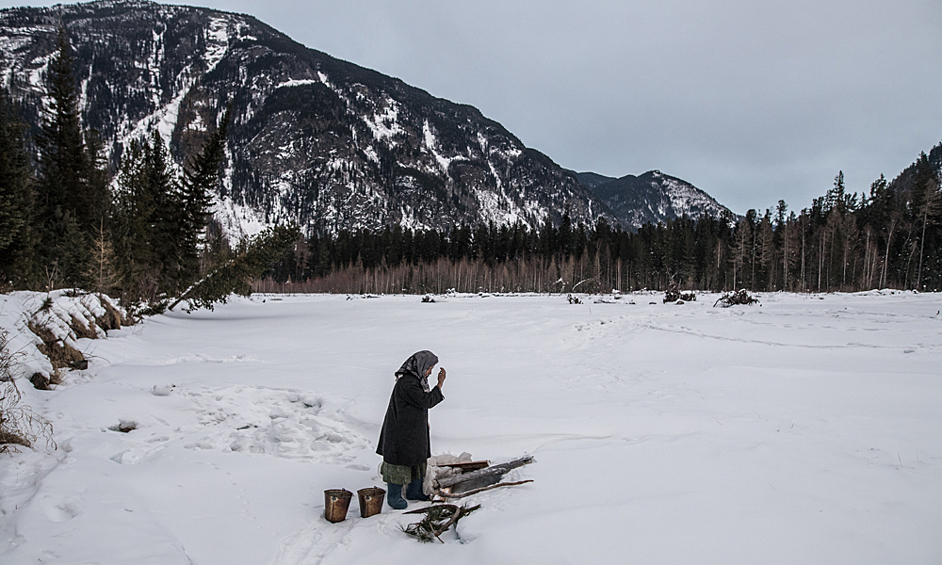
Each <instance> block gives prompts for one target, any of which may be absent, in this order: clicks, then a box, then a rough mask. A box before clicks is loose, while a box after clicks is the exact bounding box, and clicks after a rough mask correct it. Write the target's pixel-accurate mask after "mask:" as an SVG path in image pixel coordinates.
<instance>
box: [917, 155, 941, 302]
mask: <svg viewBox="0 0 942 565" xmlns="http://www.w3.org/2000/svg"><path fill="white" fill-rule="evenodd" d="M913 193H914V195H913V196H914V197H913V204H914V207H915V208H916V210H915V211H916V214H917V218H916V220H917V221H918V222H919V223H920V224H922V233H921V234H920V236H919V268H918V269H917V271H916V285H915V288H916V289H917V290H922V258H923V254H924V252H925V244H926V228H928V227H929V225H930V223H933V222H934V221H935V220H936V216H937V215H938V213H939V210H940V209H942V194H940V193H939V179H938V178H937V177H936V173H935V171H934V170H933V168H932V165H930V164H929V158H928V157H927V156H926V154H925V153H921V154H920V155H919V160H917V161H916V182H915V186H914V187H913Z"/></svg>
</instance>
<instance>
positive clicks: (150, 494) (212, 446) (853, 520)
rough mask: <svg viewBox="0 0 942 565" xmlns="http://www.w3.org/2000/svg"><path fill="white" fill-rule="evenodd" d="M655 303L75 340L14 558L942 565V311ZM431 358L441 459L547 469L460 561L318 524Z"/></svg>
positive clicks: (215, 323) (483, 518) (235, 325)
mask: <svg viewBox="0 0 942 565" xmlns="http://www.w3.org/2000/svg"><path fill="white" fill-rule="evenodd" d="M661 296H662V295H661V294H626V295H623V296H621V298H620V299H615V297H614V296H608V297H605V299H604V300H600V298H599V297H593V296H581V298H582V299H583V302H584V304H569V302H568V301H567V300H566V297H565V296H535V295H523V296H494V295H480V296H477V295H468V296H465V295H449V296H446V297H436V302H435V303H429V304H426V303H421V302H420V299H419V297H415V296H382V297H370V299H366V298H367V297H346V296H336V295H334V296H278V297H275V296H260V295H256V296H255V297H253V298H252V299H234V300H232V301H231V302H230V303H229V304H227V305H224V306H219V307H217V308H216V309H215V311H212V312H209V311H198V312H195V313H192V314H185V313H171V314H168V315H161V316H157V317H153V318H149V319H147V320H145V321H144V322H142V323H141V324H139V325H137V326H132V327H128V328H125V329H122V330H118V331H112V332H109V336H108V337H107V338H106V339H98V340H87V339H80V340H77V341H76V343H77V345H78V347H79V348H80V349H82V350H83V351H85V353H86V355H87V356H89V357H90V358H91V359H92V365H91V367H90V368H89V369H88V370H86V371H81V372H75V373H70V378H67V379H66V384H65V385H63V386H60V387H59V388H58V389H56V390H54V391H43V392H41V391H36V390H34V389H32V388H30V387H29V385H28V383H25V381H23V380H22V379H21V380H20V381H19V385H20V388H21V390H22V391H23V392H24V402H26V403H28V404H30V405H31V406H32V407H33V408H34V409H35V410H36V411H37V412H39V413H40V414H42V415H44V416H45V417H46V418H48V419H49V420H50V421H51V422H52V423H53V425H54V427H55V438H56V441H57V442H58V449H57V450H54V451H42V450H39V451H26V452H22V453H18V454H12V455H0V563H3V564H4V565H19V564H27V563H62V564H70V563H135V564H140V565H144V564H177V563H180V564H184V563H197V564H201V565H213V564H220V565H222V564H225V565H230V564H233V563H247V564H284V565H288V564H321V563H323V564H340V563H344V564H349V563H410V564H414V563H432V562H434V563H448V564H449V565H462V564H474V565H480V564H481V563H519V564H524V563H527V564H528V563H548V564H564V563H590V564H596V563H619V564H621V563H643V564H714V563H715V564H729V565H733V564H748V565H756V564H797V563H801V564H803V565H813V564H822V565H832V564H834V563H854V564H856V565H860V564H874V565H877V564H879V565H885V564H889V563H900V564H903V563H905V564H936V563H940V562H942V536H939V532H940V531H942V410H940V401H942V376H940V371H939V366H940V360H942V315H940V314H939V311H940V310H942V295H939V294H914V293H900V292H891V291H883V292H870V293H861V294H828V295H794V294H762V295H759V298H760V300H761V306H759V305H756V306H752V307H733V308H729V309H722V308H713V307H712V306H713V303H714V301H715V300H716V298H717V297H718V296H717V295H710V294H703V295H700V297H699V299H698V300H697V301H695V302H688V303H686V304H682V305H679V304H662V303H661ZM24 302H25V300H24V299H23V297H18V298H16V299H15V300H14V299H10V300H6V301H5V302H4V308H5V311H4V312H3V315H4V316H3V317H0V322H3V323H4V327H5V328H6V329H7V331H11V332H12V331H15V329H16V328H11V327H8V326H7V325H6V324H7V322H9V320H12V319H15V318H16V316H15V315H13V314H14V310H15V309H16V308H17V306H16V305H17V304H18V303H24ZM419 349H431V350H432V351H434V352H435V353H436V354H437V355H438V357H439V358H440V360H441V365H442V366H443V367H445V368H446V369H447V371H448V379H447V381H446V383H445V386H444V395H445V400H444V402H443V403H442V404H440V405H439V406H436V407H435V408H433V409H432V410H431V412H430V420H431V440H432V451H433V453H434V454H437V455H441V454H452V455H458V454H461V453H463V452H467V453H470V454H472V455H473V457H474V458H475V459H489V460H491V461H493V462H499V461H504V460H508V459H511V458H514V457H516V456H520V455H523V454H525V453H528V454H531V455H533V456H534V457H535V458H536V462H535V463H533V464H531V465H528V466H525V467H522V468H520V469H518V470H515V471H513V472H512V473H511V475H509V476H508V478H510V479H516V480H522V479H533V480H534V482H533V483H530V484H527V485H522V486H516V487H508V488H503V489H497V490H492V491H489V492H485V493H481V494H478V495H474V496H472V497H470V498H469V499H466V500H467V501H468V502H470V503H474V504H481V505H482V508H481V510H479V511H478V512H476V513H474V514H473V515H471V516H469V517H467V518H464V519H463V520H462V521H461V523H460V525H459V528H458V531H457V533H455V532H449V533H448V534H446V535H445V536H443V539H444V541H445V543H444V544H438V543H436V544H420V543H418V542H416V541H414V540H412V539H411V538H408V537H407V536H406V535H405V534H403V533H402V532H401V531H400V529H399V528H400V525H405V524H408V523H410V522H412V521H416V520H417V518H416V517H414V516H406V515H404V514H402V513H401V512H395V511H391V510H390V509H389V508H388V507H385V508H384V509H383V512H382V514H380V515H378V516H373V517H371V518H366V519H362V518H360V517H359V512H358V505H357V502H356V496H355V494H354V498H353V502H352V503H351V507H350V510H349V514H348V516H347V519H346V521H344V522H341V523H339V524H330V523H328V522H327V521H325V519H324V517H323V512H324V495H323V491H324V490H325V489H333V488H346V489H347V490H350V491H353V492H354V493H355V492H356V490H357V489H360V488H364V487H369V486H373V485H379V486H382V483H381V478H380V477H379V475H378V473H377V467H378V465H379V463H380V458H379V457H378V456H377V455H375V453H374V449H375V443H376V439H377V436H378V434H379V429H380V425H381V423H382V420H383V416H384V413H385V410H386V405H387V401H388V396H389V393H390V391H391V389H392V386H393V372H394V371H395V370H396V369H397V368H398V367H399V365H400V363H401V362H402V361H403V360H404V359H405V358H406V357H408V356H409V355H410V354H411V353H413V352H414V351H416V350H419ZM77 373H81V374H82V378H72V377H71V375H75V374H77ZM132 424H133V425H135V426H136V429H134V430H132V431H130V432H129V433H120V432H118V431H113V429H117V428H118V427H119V425H124V426H125V427H130V426H131V425H132ZM112 428H113V429H112ZM419 506H420V504H419V503H411V504H410V507H411V508H417V507H419Z"/></svg>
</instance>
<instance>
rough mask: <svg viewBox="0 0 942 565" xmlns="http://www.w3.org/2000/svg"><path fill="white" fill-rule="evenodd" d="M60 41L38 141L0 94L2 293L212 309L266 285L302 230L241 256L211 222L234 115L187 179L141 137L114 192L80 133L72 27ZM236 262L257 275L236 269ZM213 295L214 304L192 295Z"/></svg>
mask: <svg viewBox="0 0 942 565" xmlns="http://www.w3.org/2000/svg"><path fill="white" fill-rule="evenodd" d="M57 42H58V43H57V50H56V53H55V56H54V57H53V58H52V60H51V62H50V64H49V66H48V68H47V72H46V76H45V82H46V95H47V100H48V103H47V104H46V107H45V108H44V109H43V114H42V115H43V118H42V123H41V124H40V127H39V133H38V135H36V136H35V139H33V140H30V139H29V135H28V129H27V127H26V126H25V125H24V124H22V123H21V122H20V121H19V120H18V118H17V111H16V108H15V107H14V106H13V104H12V103H11V101H10V100H9V98H8V96H7V95H6V93H3V92H0V290H4V289H6V290H9V289H36V290H52V289H56V288H63V287H65V288H78V289H85V290H91V291H96V292H102V293H107V294H110V295H112V296H118V297H121V298H122V299H123V300H125V301H126V303H128V304H149V305H151V306H157V307H163V306H165V305H166V304H167V303H169V302H170V300H171V299H173V298H175V297H180V296H183V295H186V296H187V298H188V299H190V300H191V301H192V302H194V303H196V304H200V305H204V306H206V305H211V304H212V302H213V301H218V300H220V299H222V300H224V296H225V294H228V293H224V294H222V297H220V294H221V293H222V289H224V288H225V289H228V290H230V291H232V290H238V289H240V288H244V287H245V286H246V285H247V284H248V283H249V282H250V281H251V279H252V278H256V277H257V276H258V275H259V274H260V273H261V271H262V270H263V269H264V268H265V266H267V264H268V262H267V260H270V259H273V258H274V255H276V254H277V253H278V252H280V251H282V250H283V248H284V247H285V245H284V244H283V245H282V249H273V248H272V245H271V243H272V242H273V241H282V240H284V239H285V237H286V234H287V235H290V236H291V237H290V241H288V242H287V244H288V245H290V243H291V242H292V241H293V240H294V239H295V238H296V237H297V236H298V234H299V232H298V231H297V230H296V229H293V228H284V229H275V230H270V231H269V232H267V233H264V234H262V235H261V236H260V237H258V238H256V240H254V241H251V242H250V241H245V242H242V243H241V244H240V247H238V248H237V249H236V250H232V249H230V247H229V244H228V242H227V241H226V240H225V238H224V237H222V234H221V233H220V230H219V229H218V226H214V225H213V223H212V221H211V220H212V219H211V213H210V208H211V204H212V194H213V192H214V191H216V190H217V187H218V184H219V182H220V174H219V173H220V167H221V165H222V162H223V158H224V149H225V143H226V134H227V127H228V123H229V112H228V111H226V112H225V113H224V114H223V118H222V120H221V123H220V124H219V126H218V127H217V128H216V129H215V130H214V131H212V132H210V133H209V134H208V135H207V136H206V140H205V142H204V143H203V144H202V147H201V148H198V151H197V152H195V153H194V154H193V155H191V156H190V157H189V158H188V159H187V160H186V162H185V164H184V166H183V168H182V172H180V173H178V172H176V169H175V168H174V166H173V163H172V161H171V158H170V154H169V150H168V148H167V145H166V143H165V141H164V140H163V139H162V138H161V135H160V133H159V132H158V131H157V130H156V129H154V130H152V131H151V132H150V133H149V134H146V135H144V136H143V137H142V138H140V139H137V140H134V141H133V142H132V143H131V144H130V147H128V148H126V150H125V151H124V154H123V155H121V159H120V169H119V171H118V173H117V177H116V179H115V180H116V182H115V183H114V185H115V186H116V188H115V189H114V190H112V182H111V181H112V177H111V175H110V174H109V172H108V170H107V167H106V166H105V164H104V163H103V161H102V155H103V151H102V144H101V142H100V141H99V140H98V137H97V135H96V132H95V131H93V130H88V129H83V127H82V121H81V113H80V112H81V109H80V107H79V92H78V88H77V82H76V79H75V74H74V72H73V57H72V53H71V49H70V46H69V42H68V38H67V36H66V34H65V31H64V29H60V30H59V34H58V39H57ZM31 141H32V142H34V143H35V147H36V149H37V150H38V160H37V162H36V163H35V164H34V163H32V162H31V159H30V157H29V155H30V151H29V148H30V145H29V144H30V142H31ZM213 227H216V228H217V229H213ZM286 230H287V231H286ZM261 250H264V253H262V255H261V256H259V252H260V251H261ZM240 256H247V257H251V258H252V259H251V261H247V260H245V259H244V257H243V259H241V260H240V259H239V257H240ZM233 264H237V265H242V266H243V267H244V266H246V265H249V266H251V269H249V270H245V269H244V268H243V269H241V270H238V269H236V270H233V269H232V265H233ZM219 269H222V272H223V273H226V274H227V275H228V276H231V277H237V278H235V279H226V280H223V279H224V278H225V276H224V275H223V274H217V275H216V276H215V277H213V279H212V282H213V284H211V285H210V284H206V283H203V284H200V282H201V281H203V280H204V279H205V278H206V277H207V276H208V275H209V274H210V273H213V272H214V271H216V270H219ZM246 277H249V279H248V281H247V280H246ZM210 288H212V296H213V298H209V297H208V295H200V294H199V292H195V291H194V289H202V290H203V291H205V292H209V289H210Z"/></svg>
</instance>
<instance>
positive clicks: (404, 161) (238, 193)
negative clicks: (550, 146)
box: [0, 0, 717, 234]
mask: <svg viewBox="0 0 942 565" xmlns="http://www.w3.org/2000/svg"><path fill="white" fill-rule="evenodd" d="M60 22H62V24H64V25H65V27H66V29H67V32H68V35H69V39H70V42H71V44H72V46H73V49H74V51H75V69H76V75H77V79H78V81H79V88H80V92H81V98H82V103H83V105H84V108H85V111H84V115H83V119H84V120H85V123H86V125H87V126H89V127H91V128H94V129H96V130H98V132H99V133H100V135H101V138H102V140H103V141H104V143H105V149H106V152H107V154H108V158H109V161H110V163H111V166H112V168H114V167H115V166H116V164H117V162H118V161H119V159H120V154H121V152H122V149H123V148H124V147H126V146H127V144H128V143H129V142H130V141H131V140H132V139H135V138H137V137H140V136H142V135H143V134H145V133H146V132H147V131H149V130H150V129H152V128H157V129H158V130H159V131H160V132H161V133H162V135H163V136H164V138H165V139H167V140H169V142H170V146H171V151H172V154H173V156H174V158H175V160H176V161H177V162H178V163H180V162H182V161H183V160H184V159H185V158H186V156H187V155H189V154H191V153H192V152H193V150H194V149H195V148H196V147H198V146H199V144H200V143H201V141H202V140H203V139H204V136H205V135H206V132H207V131H208V130H209V129H210V127H211V125H212V124H213V123H214V122H216V121H217V120H218V118H219V116H220V115H221V114H222V112H223V110H224V109H225V107H226V106H227V105H228V104H230V103H231V105H232V113H233V124H232V126H231V128H230V137H229V147H228V155H227V157H228V164H227V168H226V176H225V182H224V189H223V191H222V193H221V194H220V195H219V198H218V206H217V210H216V213H217V216H218V217H219V218H220V219H221V220H223V221H224V223H225V225H226V227H227V229H229V230H230V232H232V233H234V234H238V233H245V232H254V231H257V230H259V229H261V227H263V226H265V225H269V224H272V223H276V222H282V221H294V222H297V223H299V224H300V225H302V226H304V227H306V228H307V229H308V230H314V229H326V230H336V229H340V228H350V229H352V228H361V227H362V228H378V227H381V226H384V225H388V224H400V225H403V226H408V227H413V228H419V227H436V228H447V227H448V226H450V225H452V224H454V223H456V222H458V223H472V224H477V223H481V222H491V221H492V222H495V223H498V224H501V223H513V222H516V221H521V222H523V223H524V224H527V225H530V226H537V225H539V224H541V223H542V222H544V221H545V220H547V219H550V220H556V219H558V218H559V217H560V216H561V215H562V214H563V212H564V211H565V210H566V209H568V210H569V211H570V215H571V216H572V218H573V220H574V221H583V222H586V223H593V222H594V221H595V219H596V218H597V217H598V216H600V215H601V216H605V217H606V218H608V219H609V220H610V221H612V222H614V223H617V224H620V225H622V226H623V227H626V228H630V227H637V226H638V225H640V224H639V223H638V222H639V218H644V219H645V220H648V221H649V220H652V219H653V220H654V221H657V220H659V219H667V218H669V217H670V215H669V214H670V213H671V210H674V211H675V213H677V212H678V211H680V210H687V211H688V212H689V213H694V214H697V213H713V210H714V209H717V208H716V207H712V208H710V207H705V206H702V205H699V204H696V202H699V200H698V201H696V202H695V201H686V200H685V198H687V196H685V193H684V192H683V191H671V192H670V193H660V192H658V190H659V189H658V187H656V186H652V188H651V189H650V190H648V191H645V193H644V194H645V195H646V196H645V197H644V198H645V199H642V200H638V199H635V198H627V199H622V200H625V202H626V204H625V205H624V206H621V204H620V202H621V201H620V200H618V199H615V201H616V204H617V205H618V206H620V207H618V208H617V211H616V210H615V209H612V208H610V206H609V205H606V204H605V203H604V202H605V198H604V197H603V198H601V199H600V198H599V197H597V196H596V194H595V193H594V192H592V191H591V190H589V189H588V188H586V187H585V186H583V185H582V184H580V182H579V181H578V180H577V178H576V175H575V174H574V173H572V172H571V171H567V170H565V169H562V168H561V167H559V166H558V165H557V164H556V163H554V162H553V161H552V160H551V159H550V158H549V157H547V156H545V155H543V154H541V153H539V152H537V151H535V150H533V149H529V148H527V147H526V146H524V145H523V143H521V141H520V140H519V139H517V138H516V137H515V136H514V135H513V134H511V133H510V132H509V131H507V130H506V129H505V128H504V127H503V126H501V125H500V124H499V123H497V122H495V121H493V120H490V119H488V118H486V117H485V116H483V115H482V114H481V112H480V111H478V110H477V109H475V108H473V107H471V106H467V105H461V104H456V103H453V102H450V101H447V100H443V99H440V98H435V97H434V96H431V95H430V94H429V93H427V92H425V91H423V90H420V89H418V88H414V87H412V86H409V85H407V84H405V83H403V82H402V81H400V80H398V79H394V78H391V77H388V76H385V75H382V74H380V73H377V72H375V71H371V70H369V69H365V68H362V67H359V66H357V65H354V64H352V63H348V62H345V61H341V60H338V59H335V58H333V57H331V56H329V55H327V54H325V53H321V52H319V51H315V50H313V49H309V48H307V47H305V46H303V45H300V44H298V43H296V42H294V41H293V40H291V39H290V38H289V37H287V36H285V35H284V34H282V33H280V32H278V31H277V30H274V29H272V28H271V27H269V26H267V25H265V24H263V23H261V22H259V21H258V20H256V19H255V18H253V17H251V16H247V15H240V14H232V13H226V12H220V11H215V10H210V9H204V8H193V7H186V6H166V5H161V4H156V3H152V2H144V1H139V0H130V1H102V2H92V3H87V4H79V5H62V6H56V7H53V8H17V9H8V10H3V11H0V80H2V84H3V86H4V87H7V88H9V89H10V91H11V93H12V95H13V97H14V99H15V100H17V101H19V102H20V104H21V107H22V109H23V112H24V113H25V116H26V119H27V120H28V121H29V122H30V123H31V124H32V125H33V126H34V127H35V125H36V124H37V123H38V122H39V110H38V109H39V107H40V104H41V101H42V94H43V87H42V76H43V71H44V69H45V67H46V65H47V64H48V62H49V61H50V59H51V56H52V54H53V50H54V48H55V35H56V28H57V26H58V25H59V23H60ZM665 178H669V177H665ZM678 182H681V183H682V181H678ZM684 184H685V183H684ZM691 194H692V193H691ZM704 196H705V195H704ZM648 198H650V199H648ZM706 198H707V199H709V198H708V197H706ZM664 202H670V207H665V206H664V205H663V203H664ZM632 206H634V207H635V208H631V207H632ZM661 210H663V213H664V214H667V215H660V216H658V215H657V214H660V213H661V212H660V211H661ZM651 213H654V214H655V215H654V216H652V215H651Z"/></svg>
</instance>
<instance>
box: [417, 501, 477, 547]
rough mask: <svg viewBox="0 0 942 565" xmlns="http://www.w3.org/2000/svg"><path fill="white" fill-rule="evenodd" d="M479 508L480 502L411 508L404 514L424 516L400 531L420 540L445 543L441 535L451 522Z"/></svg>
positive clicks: (456, 521)
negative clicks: (475, 504) (473, 504)
mask: <svg viewBox="0 0 942 565" xmlns="http://www.w3.org/2000/svg"><path fill="white" fill-rule="evenodd" d="M479 508H481V505H480V504H478V505H477V506H470V507H469V506H467V505H462V506H456V505H454V504H434V505H432V506H429V507H428V508H421V509H419V510H412V511H410V512H406V514H425V518H422V520H421V521H419V522H416V523H414V524H409V525H408V526H406V527H405V528H402V531H403V532H405V533H407V534H408V535H410V536H412V537H414V538H415V539H417V540H419V541H421V542H426V543H430V542H433V541H435V540H438V541H440V542H442V543H445V542H444V541H442V538H441V535H442V534H443V533H445V532H446V531H448V528H450V527H451V526H452V525H453V524H455V525H456V524H457V523H458V520H460V519H462V518H464V517H465V516H467V515H468V514H471V513H472V512H474V511H475V510H477V509H479ZM456 527H457V526H456Z"/></svg>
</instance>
